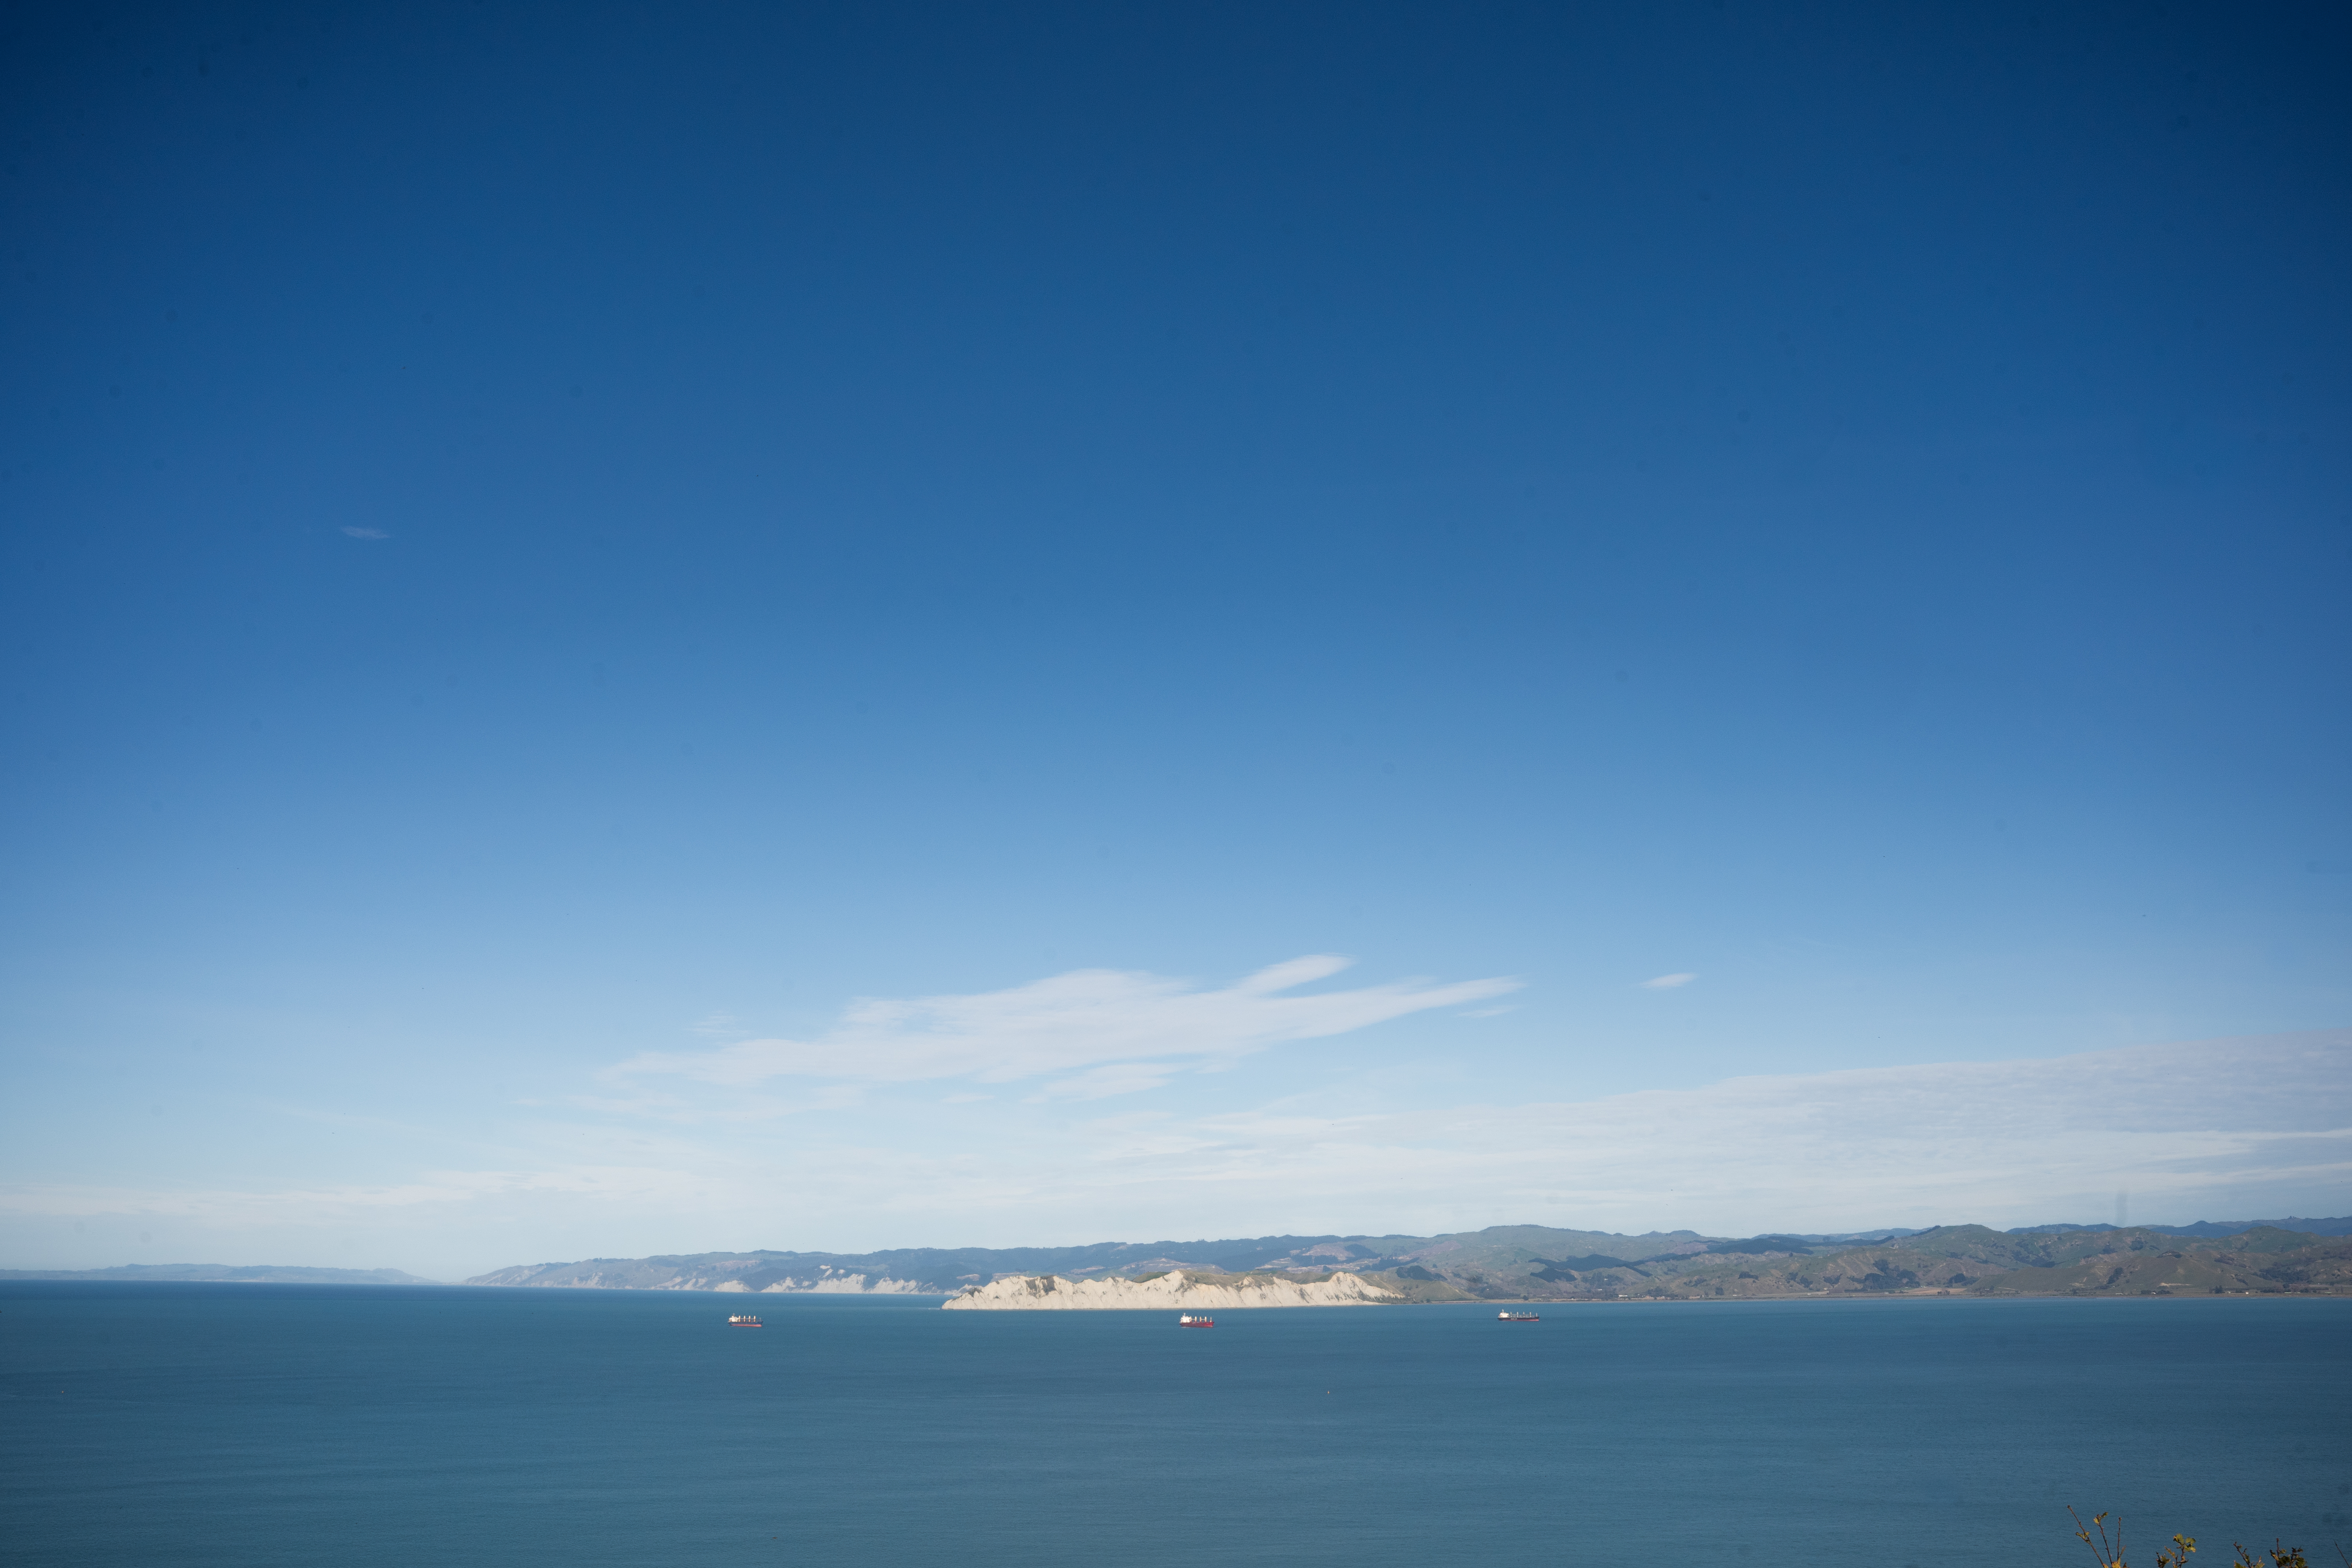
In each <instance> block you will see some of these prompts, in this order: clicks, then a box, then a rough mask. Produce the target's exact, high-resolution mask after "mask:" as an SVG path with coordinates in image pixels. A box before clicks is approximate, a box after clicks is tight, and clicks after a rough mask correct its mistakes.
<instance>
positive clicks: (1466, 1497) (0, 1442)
mask: <svg viewBox="0 0 2352 1568" xmlns="http://www.w3.org/2000/svg"><path fill="white" fill-rule="evenodd" d="M747 1306H752V1307H756V1309H757V1310H759V1311H760V1312H761V1314H762V1315H763V1316H764V1317H765V1318H766V1319H767V1320H768V1323H769V1327H767V1328H765V1329H763V1330H761V1331H757V1332H747V1331H731V1330H729V1329H728V1328H726V1327H725V1326H724V1321H725V1319H726V1316H727V1314H728V1313H729V1312H730V1310H744V1309H745V1308H746V1307H747ZM2068 1502H2073V1503H2075V1504H2077V1505H2078V1506H2081V1507H2082V1508H2083V1509H2084V1510H2085V1512H2086V1513H2087V1512H2088V1511H2089V1510H2094V1509H2110V1510H2118V1511H2120V1512H2121V1513H2122V1514H2123V1515H2124V1517H2125V1519H2126V1521H2127V1523H2128V1525H2129V1527H2130V1528H2131V1529H2132V1530H2133V1531H2134V1532H2135V1533H2136V1534H2137V1535H2139V1536H2140V1537H2141V1538H2142V1540H2143V1541H2144V1542H2145V1544H2146V1545H2147V1547H2149V1548H2152V1547H2153V1546H2154V1545H2155V1544H2156V1543H2157V1542H2158V1540H2159V1538H2160V1537H2162V1536H2163V1535H2166V1534H2168V1533H2170V1532H2171V1531H2175V1530H2182V1531H2189V1533H2191V1534H2194V1535H2196V1536H2198V1537H2200V1541H2201V1542H2203V1544H2204V1545H2205V1547H2206V1548H2207V1549H2208V1550H2209V1551H2210V1549H2212V1548H2215V1547H2219V1548H2221V1551H2219V1552H2215V1553H2214V1555H2216V1556H2219V1557H2222V1558H2226V1556H2227V1554H2228V1553H2227V1547H2226V1542H2227V1541H2228V1539H2229V1538H2230V1537H2231V1536H2232V1535H2235V1536H2238V1537H2240V1538H2242V1539H2244V1540H2247V1541H2249V1542H2252V1541H2253V1540H2255V1539H2256V1538H2257V1537H2259V1538H2260V1539H2262V1540H2263V1541H2264V1542H2267V1541H2268V1540H2269V1538H2270V1536H2271V1535H2272V1534H2273V1532H2277V1533H2284V1534H2285V1535H2286V1536H2287V1537H2288V1538H2289V1539H2290V1541H2299V1542H2302V1543H2304V1544H2305V1545H2306V1546H2311V1547H2315V1548H2318V1549H2319V1552H2320V1554H2321V1555H2323V1556H2324V1557H2325V1558H2326V1560H2327V1561H2329V1562H2333V1561H2334V1560H2335V1553H2334V1552H2332V1551H2330V1550H2328V1549H2327V1546H2326V1542H2328V1541H2329V1540H2331V1539H2333V1540H2338V1541H2341V1542H2344V1543H2345V1545H2346V1547H2347V1549H2352V1523H2347V1510H2352V1300H2210V1299H2208V1300H2145V1301H2142V1300H2132V1301H2076V1300H2055V1301H1969V1300H1901V1301H1806V1302H1785V1303H1770V1302H1766V1303H1749V1302H1739V1303H1723V1304H1674V1305H1662V1306H1658V1305H1641V1306H1634V1305H1622V1306H1618V1305H1612V1306H1586V1307H1576V1308H1551V1309H1548V1310H1545V1311H1544V1321H1542V1322H1541V1323H1539V1324H1537V1325H1534V1326H1531V1327H1507V1326H1504V1325H1501V1324H1498V1323H1496V1321H1495V1309H1494V1308H1492V1307H1459V1308H1456V1307H1412V1308H1394V1309H1316V1310H1284V1311H1257V1312H1231V1313H1227V1314H1224V1315H1223V1318H1222V1319H1221V1321H1220V1322H1219V1326H1218V1327H1217V1328H1215V1329H1214V1330H1213V1331H1206V1332H1193V1331H1180V1330H1179V1329H1178V1328H1177V1327H1176V1325H1175V1321H1174V1319H1173V1316H1172V1315H1171V1314H1169V1313H1165V1312H1038V1313H1024V1312H1005V1313H985V1312H942V1311H940V1310H937V1303H936V1301H935V1300H928V1299H917V1300H887V1299H883V1300H876V1299H867V1298H840V1297H829V1298H828V1297H799V1298H780V1297H773V1296H771V1297H766V1298H762V1299H761V1300H758V1301H756V1302H747V1301H746V1300H744V1299H743V1298H741V1297H732V1298H730V1297H725V1296H711V1295H675V1294H666V1293H663V1294H656V1293H637V1292H603V1291H555V1290H484V1289H374V1288H349V1287H299V1286H234V1285H224V1286H171V1285H109V1286H91V1285H74V1284H40V1285H15V1286H10V1287H6V1288H5V1289H0V1531H5V1547H0V1555H5V1559H6V1561H7V1562H9V1563H13V1564H23V1565H26V1568H30V1565H33V1564H49V1563H76V1564H79V1563H121V1564H146V1563H187V1564H220V1565H223V1568H227V1565H231V1564H234V1565H236V1568H257V1565H263V1564H281V1563H282V1564H297V1563H299V1564H306V1565H308V1564H338V1565H343V1568H355V1565H373V1564H400V1565H402V1568H408V1565H413V1564H425V1563H430V1564H440V1565H452V1564H473V1563H481V1564H492V1563H496V1564H501V1565H508V1564H514V1563H557V1562H561V1563H565V1564H567V1565H575V1568H576V1565H583V1564H603V1563H630V1564H644V1563H714V1562H729V1563H815V1562H819V1561H824V1562H828V1563H842V1562H856V1563H882V1564H895V1563H919V1562H946V1561H952V1562H954V1563H958V1564H981V1565H990V1564H999V1563H1003V1564H1014V1563H1018V1564H1022V1565H1024V1568H1038V1565H1052V1564H1060V1563H1087V1564H1090V1565H1098V1564H1101V1563H1121V1564H1158V1563H1168V1564H1176V1563H1185V1564H1194V1563H1201V1562H1202V1561H1214V1562H1221V1563H1256V1562H1265V1563H1276V1562H1279V1563H1286V1564H1298V1563H1349V1564H1355V1565H1361V1564H1386V1563H1399V1564H1402V1563H1412V1564H1416V1565H1425V1564H1427V1563H1432V1562H1433V1561H1459V1562H1478V1563H1498V1562H1542V1563H1561V1562H1594V1563H1600V1562H1612V1563H1614V1562H1626V1561H1650V1560H1658V1561H1668V1562H1682V1561H1685V1560H1696V1559H1705V1560H1707V1561H1710V1562H1712V1561H1717V1560H1723V1561H1730V1562H1735V1563H1736V1562H1739V1561H1743V1560H1745V1561H1755V1562H1759V1563H1800V1562H1801V1563H1807V1564H1824V1563H1826V1564H1843V1563H1854V1564H1863V1563H1868V1564H1872V1565H1874V1568H1901V1565H1903V1564H1906V1563H1916V1564H1927V1563H1963V1562H1966V1563H1972V1564H1974V1563H1985V1562H2000V1563H2009V1562H2012V1561H2027V1560H2032V1561H2044V1562H2050V1563H2065V1562H2068V1561H2072V1560H2074V1559H2073V1556H2072V1554H2073V1553H2074V1552H2079V1551H2080V1550H2081V1548H2080V1547H2079V1546H2078V1545H2077V1544H2076V1543H2075V1542H2073V1541H2072V1540H2071V1539H2070V1537H2069V1533H2068V1532H2069V1531H2070V1530H2071V1528H2072V1527H2071V1525H2070V1524H2069V1523H2068V1521H2067V1519H2066V1514H2065V1510H2064V1505H2065V1504H2066V1503H2068ZM2139 1555H2140V1554H2139V1553H2135V1561H2137V1557H2138V1556H2139ZM2149 1555H2150V1556H2151V1557H2152V1552H2150V1553H2149ZM2200 1555H2203V1554H2202V1553H2200ZM2318 1560H2319V1558H2318V1557H2315V1559H2314V1561H2318Z"/></svg>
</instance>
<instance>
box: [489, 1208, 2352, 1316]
mask: <svg viewBox="0 0 2352 1568" xmlns="http://www.w3.org/2000/svg"><path fill="white" fill-rule="evenodd" d="M2289 1226H2295V1227H2300V1228H2289ZM1175 1274H1181V1275H1182V1276H1184V1277H1185V1278H1186V1279H1189V1280H1191V1281H1192V1282H1194V1284H1195V1285H1196V1286H1203V1287H1204V1286H1206V1285H1207V1284H1208V1283H1210V1282H1212V1281H1214V1282H1215V1283H1216V1284H1217V1285H1218V1286H1219V1287H1220V1288H1223V1289H1234V1290H1238V1291H1241V1292H1244V1294H1252V1293H1256V1294H1253V1296H1252V1299H1253V1300H1255V1301H1259V1302H1264V1303H1266V1304H1271V1302H1272V1301H1273V1300H1274V1299H1275V1297H1276V1296H1277V1295H1281V1294H1283V1292H1280V1291H1274V1290H1273V1289H1272V1287H1273V1286H1274V1285H1275V1284H1276V1283H1280V1284H1283V1285H1286V1286H1291V1287H1298V1286H1307V1285H1319V1284H1321V1283H1322V1282H1324V1281H1327V1280H1329V1279H1333V1278H1335V1277H1349V1278H1353V1279H1358V1280H1360V1281H1362V1282H1363V1284H1364V1285H1366V1286H1368V1287H1370V1288H1371V1289H1372V1290H1375V1291H1377V1292H1379V1294H1378V1295H1377V1296H1376V1297H1375V1296H1372V1295H1370V1294H1367V1295H1363V1296H1351V1297H1350V1298H1349V1299H1350V1300H1381V1301H1383V1302H1393V1303H1397V1304H1403V1303H1408V1302H1416V1301H1423V1302H1426V1301H1497V1302H1517V1301H1526V1302H1538V1303H1540V1302H1546V1301H1554V1302H1560V1303H1563V1304H1565V1303H1570V1302H1580V1301H1592V1302H1599V1301H1644V1300H1647V1301H1656V1300H1748V1299H1772V1300H1792V1299H1806V1298H1813V1297H1839V1296H1902V1295H1975V1296H2002V1295H2036V1296H2084V1295H2092V1296H2126V1295H2141V1296H2161V1295H2184V1294H2195V1295H2344V1294H2352V1217H2347V1218H2332V1219H2308V1220H2305V1219H2292V1220H2287V1221H2281V1222H2258V1221H2247V1222H2243V1223H2232V1222H2226V1221H2204V1222H2200V1223H2199V1224H2198V1225H2197V1226H2187V1227H2180V1228H2177V1229H2167V1228H2165V1227H2161V1226H2131V1227H2126V1228H2122V1229H2118V1228H2116V1227H2115V1226H2026V1227H2020V1228H2018V1229H2014V1230H2008V1231H1996V1230H1992V1229H1989V1228H1987V1227H1986V1226H1974V1225H1960V1226H1936V1227H1934V1228H1932V1229H1929V1230H1916V1231H1915V1230H1901V1229H1895V1230H1882V1231H1873V1232H1862V1233H1858V1234H1845V1235H1832V1236H1805V1235H1780V1234H1774V1235H1765V1236H1757V1237H1706V1236H1701V1235H1699V1234H1698V1233H1696V1232H1694V1231H1664V1232H1660V1231H1653V1232H1649V1233H1647V1234H1645V1235H1642V1236H1623V1235H1618V1234H1614V1233H1611V1232H1605V1231H1578V1230H1561V1229H1555V1228H1552V1227H1550V1226H1489V1227H1488V1228H1486V1229H1485V1230H1480V1231H1465V1232H1458V1233H1454V1234H1451V1235H1444V1236H1433V1237H1412V1236H1381V1237H1372V1236H1349V1237H1341V1236H1326V1237H1297V1236H1280V1237H1250V1238H1236V1239H1230V1240H1223V1241H1192V1242H1173V1241H1160V1242H1148V1243H1128V1242H1102V1243H1097V1244H1095V1245H1092V1246H1087V1247H1003V1248H986V1247H967V1248H940V1247H911V1248H904V1249H898V1250H895V1251H887V1252H875V1253H864V1254H844V1253H803V1252H771V1251H753V1252H733V1253H727V1252H714V1253H696V1254H670V1255H663V1256H656V1257H652V1258H590V1259H585V1260H583V1261H580V1262H572V1263H539V1264H526V1265H521V1266H518V1267H516V1268H502V1269H499V1270H497V1271H495V1272H493V1273H490V1274H485V1275H478V1276H476V1277H475V1278H474V1279H469V1280H467V1281H466V1283H467V1284H468V1285H483V1286H507V1287H515V1288H522V1289H605V1290H711V1291H724V1292H730V1293H750V1294H762V1295H768V1294H775V1295H792V1294H803V1293H837V1294H853V1295H872V1294H892V1295H937V1296H945V1297H950V1298H953V1299H956V1300H952V1301H951V1302H950V1304H960V1303H961V1301H962V1300H968V1299H971V1298H973V1297H976V1296H987V1297H988V1298H989V1299H990V1300H1007V1301H1010V1300H1027V1299H1028V1298H1029V1297H1031V1296H1035V1297H1038V1298H1041V1299H1043V1298H1048V1297H1050V1298H1052V1300H1050V1302H1047V1303H1046V1304H1047V1305H1048V1306H1049V1308H1051V1309H1059V1308H1061V1307H1063V1306H1064V1305H1065V1304H1066V1303H1076V1302H1077V1301H1079V1300H1087V1301H1089V1302H1092V1301H1097V1300H1098V1301H1100V1302H1102V1303H1103V1304H1105V1305H1108V1304H1109V1303H1110V1302H1111V1301H1112V1300H1131V1299H1138V1298H1134V1297H1132V1296H1130V1295H1129V1292H1128V1291H1126V1290H1125V1289H1112V1290H1108V1291H1105V1290H1099V1289H1098V1290H1095V1291H1092V1292H1089V1291H1087V1289H1084V1288H1085V1287H1087V1286H1102V1285H1105V1284H1108V1283H1109V1282H1112V1281H1118V1282H1122V1283H1123V1284H1124V1285H1129V1286H1132V1285H1136V1284H1141V1283H1145V1282H1148V1281H1150V1280H1151V1279H1158V1278H1161V1277H1167V1276H1171V1275H1175ZM1045 1280H1056V1281H1060V1282H1061V1283H1059V1284H1056V1285H1055V1286H1052V1287H1050V1288H1047V1287H1045V1286H1043V1285H1042V1284H1038V1283H1036V1282H1042V1281H1045ZM1014 1282H1027V1283H1018V1284H1016V1283H1014ZM1260 1282H1263V1283H1260ZM999 1287H1003V1289H1001V1290H1000V1289H998V1288H999ZM1170 1289H1173V1288H1172V1287H1171V1288H1170ZM1341 1289H1353V1288H1352V1287H1342V1288H1341ZM1288 1304H1293V1305H1305V1304H1308V1303H1307V1302H1305V1301H1300V1300H1293V1301H1290V1302H1289V1303H1288Z"/></svg>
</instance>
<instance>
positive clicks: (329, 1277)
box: [0, 1263, 441, 1285]
mask: <svg viewBox="0 0 2352 1568" xmlns="http://www.w3.org/2000/svg"><path fill="white" fill-rule="evenodd" d="M0 1279H92V1280H101V1279H113V1280H125V1279H129V1280H142V1279H143V1280H150V1281H153V1282H156V1283H159V1284H161V1283H180V1282H194V1283H198V1284H206V1283H209V1284H229V1285H438V1284H440V1283H441V1281H440V1280H438V1279H419V1278H418V1277H417V1276H415V1275H414V1274H404V1273H402V1272H401V1271H400V1270H399V1269H397V1268H302V1267H300V1266H299V1265H289V1264H271V1263H257V1264H247V1265H241V1266H240V1265H232V1264H226V1263H125V1264H122V1265H121V1266H120V1267H118V1268H0Z"/></svg>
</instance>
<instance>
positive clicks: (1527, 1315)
mask: <svg viewBox="0 0 2352 1568" xmlns="http://www.w3.org/2000/svg"><path fill="white" fill-rule="evenodd" d="M1495 1321H1497V1322H1502V1323H1540V1322H1542V1321H1543V1320H1542V1319H1541V1318H1538V1317H1537V1316H1536V1315H1535V1314H1534V1313H1533V1312H1497V1313H1496V1314H1495Z"/></svg>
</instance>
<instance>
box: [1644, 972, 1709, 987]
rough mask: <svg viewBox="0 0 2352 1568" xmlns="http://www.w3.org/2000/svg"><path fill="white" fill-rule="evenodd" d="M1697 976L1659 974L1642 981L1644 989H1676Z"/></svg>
mask: <svg viewBox="0 0 2352 1568" xmlns="http://www.w3.org/2000/svg"><path fill="white" fill-rule="evenodd" d="M1697 978H1698V976H1697V975H1696V974H1661V975H1658V976H1656V977H1654V978H1653V979H1649V980H1644V981H1643V982H1642V989H1643V990H1644V991H1676V990H1680V989H1681V988H1682V987H1683V986H1685V985H1687V984H1690V983H1691V982H1692V981H1694V980H1696V979H1697Z"/></svg>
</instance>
